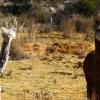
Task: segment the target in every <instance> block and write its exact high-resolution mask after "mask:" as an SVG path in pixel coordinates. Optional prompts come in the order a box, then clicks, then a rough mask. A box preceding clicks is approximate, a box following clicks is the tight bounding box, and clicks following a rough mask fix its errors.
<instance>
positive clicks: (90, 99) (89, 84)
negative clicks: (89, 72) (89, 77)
mask: <svg viewBox="0 0 100 100" xmlns="http://www.w3.org/2000/svg"><path fill="white" fill-rule="evenodd" d="M92 93H93V89H92V84H91V83H90V82H87V98H88V100H92Z"/></svg>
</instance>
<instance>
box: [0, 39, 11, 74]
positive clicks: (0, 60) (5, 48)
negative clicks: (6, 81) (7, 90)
mask: <svg viewBox="0 0 100 100" xmlns="http://www.w3.org/2000/svg"><path fill="white" fill-rule="evenodd" d="M11 41H12V38H8V39H4V40H3V43H2V49H1V55H0V72H3V71H4V69H5V67H6V64H7V62H8V59H9V50H10V44H11Z"/></svg>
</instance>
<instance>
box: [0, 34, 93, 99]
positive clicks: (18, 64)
mask: <svg viewBox="0 0 100 100" xmlns="http://www.w3.org/2000/svg"><path fill="white" fill-rule="evenodd" d="M51 34H52V33H51ZM52 35H55V34H54V33H53V34H52ZM52 35H51V37H48V36H46V35H45V37H42V38H41V37H38V39H37V42H36V43H29V44H28V43H27V44H25V43H23V44H22V45H21V48H22V50H24V52H25V53H27V54H28V55H30V58H29V59H22V60H9V62H8V65H7V68H6V70H5V73H4V74H3V75H1V76H0V85H1V87H2V93H1V100H86V82H85V79H84V74H83V69H82V62H83V60H84V57H85V56H86V54H87V53H88V52H89V51H91V50H93V49H94V45H93V43H90V42H87V41H85V40H84V37H83V35H82V34H77V35H76V34H75V35H73V38H71V39H68V40H67V39H66V40H64V39H62V38H60V37H55V36H54V37H52ZM49 36H50V35H49Z"/></svg>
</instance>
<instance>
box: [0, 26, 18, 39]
mask: <svg viewBox="0 0 100 100" xmlns="http://www.w3.org/2000/svg"><path fill="white" fill-rule="evenodd" d="M1 29H2V37H3V38H4V39H7V38H12V39H15V38H16V31H15V30H14V29H6V28H4V27H2V28H1Z"/></svg>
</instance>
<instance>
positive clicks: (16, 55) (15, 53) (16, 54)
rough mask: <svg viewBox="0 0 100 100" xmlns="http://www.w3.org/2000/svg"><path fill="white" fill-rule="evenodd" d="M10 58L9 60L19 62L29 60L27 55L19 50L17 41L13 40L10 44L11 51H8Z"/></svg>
mask: <svg viewBox="0 0 100 100" xmlns="http://www.w3.org/2000/svg"><path fill="white" fill-rule="evenodd" d="M10 52H11V53H10V56H11V59H14V60H21V59H26V58H29V56H28V55H27V54H25V53H24V51H23V50H22V49H21V46H20V45H19V44H18V41H17V40H16V41H15V40H14V41H13V43H12V44H11V49H10Z"/></svg>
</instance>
